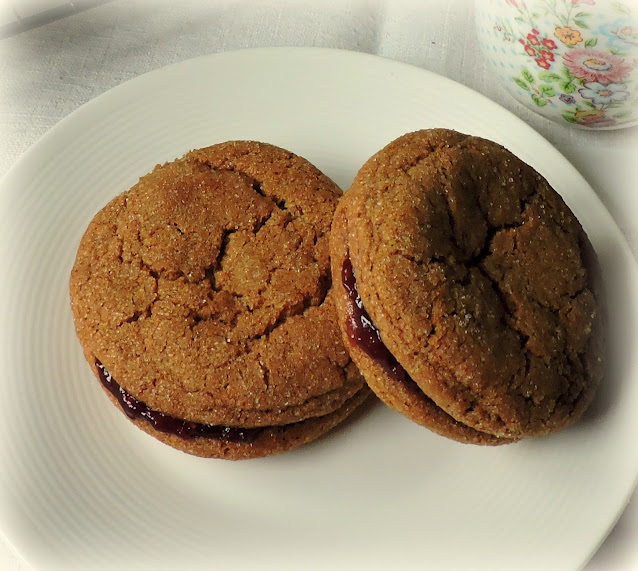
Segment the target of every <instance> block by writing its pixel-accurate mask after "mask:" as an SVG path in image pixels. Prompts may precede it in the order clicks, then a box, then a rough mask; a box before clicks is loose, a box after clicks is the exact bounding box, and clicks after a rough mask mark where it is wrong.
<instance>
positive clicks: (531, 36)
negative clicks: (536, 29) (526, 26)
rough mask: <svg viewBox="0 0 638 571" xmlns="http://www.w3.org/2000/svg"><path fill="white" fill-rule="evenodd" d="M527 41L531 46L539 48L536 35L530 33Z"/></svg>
mask: <svg viewBox="0 0 638 571" xmlns="http://www.w3.org/2000/svg"><path fill="white" fill-rule="evenodd" d="M527 41H528V42H529V43H530V44H532V45H533V46H540V45H541V43H540V41H539V40H538V36H537V35H536V34H533V33H530V34H527Z"/></svg>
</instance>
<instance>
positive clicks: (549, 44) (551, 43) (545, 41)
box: [543, 38, 558, 50]
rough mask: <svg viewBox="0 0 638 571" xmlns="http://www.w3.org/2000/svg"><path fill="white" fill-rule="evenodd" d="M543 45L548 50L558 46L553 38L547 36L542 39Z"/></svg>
mask: <svg viewBox="0 0 638 571" xmlns="http://www.w3.org/2000/svg"><path fill="white" fill-rule="evenodd" d="M543 45H544V46H545V47H546V48H547V49H549V50H555V49H556V48H558V46H557V45H556V42H555V41H554V40H550V39H549V38H544V39H543Z"/></svg>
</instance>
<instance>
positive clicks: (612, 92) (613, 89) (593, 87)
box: [578, 81, 629, 105]
mask: <svg viewBox="0 0 638 571" xmlns="http://www.w3.org/2000/svg"><path fill="white" fill-rule="evenodd" d="M625 87H626V85H625V84H624V83H610V84H609V85H602V84H601V83H598V82H597V81H590V82H589V83H585V85H584V86H583V87H581V88H580V89H579V90H578V93H580V95H581V96H582V97H583V99H591V101H592V103H594V104H595V105H609V104H610V103H619V102H620V101H624V100H625V99H627V97H628V96H629V93H628V92H627V91H625Z"/></svg>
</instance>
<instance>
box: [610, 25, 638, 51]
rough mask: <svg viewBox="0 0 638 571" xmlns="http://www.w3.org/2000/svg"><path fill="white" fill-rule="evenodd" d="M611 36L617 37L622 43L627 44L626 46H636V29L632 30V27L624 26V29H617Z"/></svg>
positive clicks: (637, 29)
mask: <svg viewBox="0 0 638 571" xmlns="http://www.w3.org/2000/svg"><path fill="white" fill-rule="evenodd" d="M612 34H614V35H615V36H617V37H618V38H619V39H621V40H622V41H623V42H627V43H628V44H634V45H637V46H638V28H634V27H632V26H625V27H624V28H619V29H618V30H616V31H615V32H612Z"/></svg>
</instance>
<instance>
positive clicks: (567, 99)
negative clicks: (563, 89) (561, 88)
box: [558, 93, 576, 105]
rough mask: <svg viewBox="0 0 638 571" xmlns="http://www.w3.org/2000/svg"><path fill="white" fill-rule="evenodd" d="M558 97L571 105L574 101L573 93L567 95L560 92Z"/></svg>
mask: <svg viewBox="0 0 638 571" xmlns="http://www.w3.org/2000/svg"><path fill="white" fill-rule="evenodd" d="M558 99H560V100H561V101H562V102H563V103H567V105H573V104H574V103H576V98H575V97H574V96H573V95H568V94H567V93H561V94H560V97H559V98H558Z"/></svg>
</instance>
